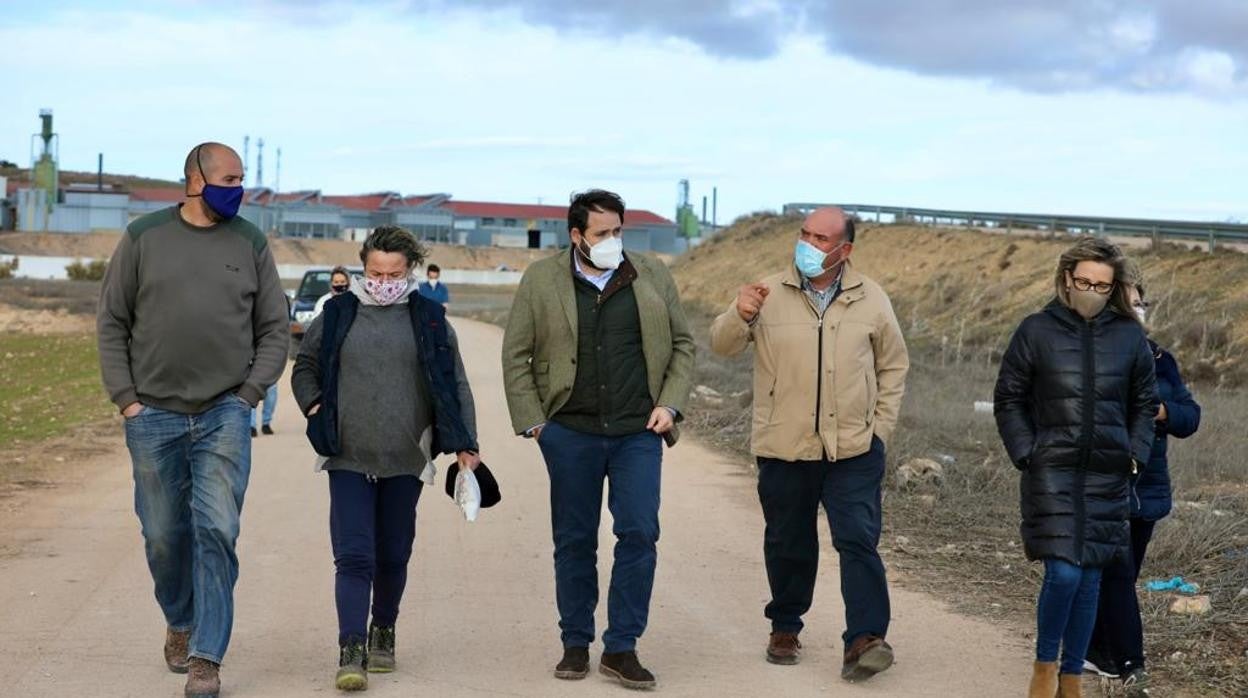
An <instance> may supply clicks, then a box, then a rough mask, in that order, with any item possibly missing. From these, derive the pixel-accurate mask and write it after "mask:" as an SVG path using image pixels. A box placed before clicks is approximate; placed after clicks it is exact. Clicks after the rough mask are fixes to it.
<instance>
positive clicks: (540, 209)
mask: <svg viewBox="0 0 1248 698" xmlns="http://www.w3.org/2000/svg"><path fill="white" fill-rule="evenodd" d="M442 208H445V209H449V210H451V211H453V212H455V213H456V214H457V215H460V216H472V217H476V218H517V219H521V218H523V219H526V220H527V219H533V218H553V219H557V220H566V219H567V217H568V207H567V206H543V205H538V204H499V203H490V202H485V201H455V200H453V199H452V200H451V201H447V202H446V203H444V204H442ZM624 224H625V226H626V227H627V226H629V225H638V224H660V225H674V223H672V222H671V221H669V220H667V219H666V218H664V217H663V216H660V215H658V214H657V213H652V212H650V211H645V210H638V209H631V210H628V211H626V212H625V213H624Z"/></svg>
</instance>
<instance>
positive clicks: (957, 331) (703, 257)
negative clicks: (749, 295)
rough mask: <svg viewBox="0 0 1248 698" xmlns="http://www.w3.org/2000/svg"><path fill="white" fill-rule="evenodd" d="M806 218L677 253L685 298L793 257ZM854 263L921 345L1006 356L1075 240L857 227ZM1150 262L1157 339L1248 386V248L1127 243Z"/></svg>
mask: <svg viewBox="0 0 1248 698" xmlns="http://www.w3.org/2000/svg"><path fill="white" fill-rule="evenodd" d="M800 224H801V219H800V218H786V217H782V216H776V215H774V214H760V215H755V216H750V217H746V218H743V219H741V220H740V221H738V222H737V223H735V224H734V225H733V226H732V227H731V228H729V229H728V230H726V231H724V232H723V233H721V234H720V235H718V236H716V237H714V238H712V239H711V240H709V241H708V242H706V243H705V244H703V245H701V246H699V247H697V248H695V249H694V250H693V251H691V252H690V253H689V254H686V255H684V256H682V257H680V258H678V259H677V260H676V262H675V263H674V264H673V266H672V271H673V273H674V274H675V276H676V280H677V283H678V284H679V286H680V290H681V294H682V297H683V298H684V299H685V300H686V301H687V302H691V303H693V304H695V305H697V306H699V307H700V308H702V309H703V310H705V311H707V312H714V313H719V312H722V311H723V310H724V309H725V308H727V307H728V305H729V303H730V302H732V300H733V298H735V296H736V289H737V287H738V286H740V285H741V284H744V283H747V282H750V281H756V280H758V279H759V278H760V277H763V276H766V275H768V274H771V273H773V272H775V271H778V270H780V269H783V268H784V266H785V265H787V264H792V258H793V244H794V242H795V241H796V239H797V232H798V229H799V226H800ZM860 230H861V232H859V234H858V240H857V244H856V245H855V246H854V256H853V259H854V263H855V264H856V265H857V267H858V268H859V269H860V270H862V271H863V272H865V273H866V274H867V275H869V276H871V277H872V278H874V279H875V280H876V281H878V282H880V283H881V284H882V285H883V286H884V288H885V290H887V291H888V293H889V295H890V296H891V297H892V300H893V304H894V306H895V307H896V311H897V315H898V318H899V319H900V321H901V325H902V329H903V330H904V331H905V334H906V337H907V341H908V342H909V343H910V344H911V345H913V346H915V347H916V348H919V349H923V350H932V351H937V352H939V351H941V348H942V346H943V347H944V351H945V352H947V353H949V354H960V355H961V356H962V357H963V358H972V359H977V360H981V361H985V362H989V363H993V362H996V361H997V360H999V357H1000V352H1001V351H1002V350H1003V349H1004V347H1005V345H1006V343H1007V342H1008V341H1009V337H1010V334H1011V333H1012V332H1013V330H1014V328H1015V327H1016V326H1017V325H1018V323H1019V321H1020V320H1021V319H1022V318H1023V317H1024V316H1025V315H1027V314H1028V313H1030V312H1033V311H1035V310H1038V309H1040V308H1041V307H1043V306H1044V304H1045V303H1047V302H1048V301H1049V300H1050V299H1051V298H1052V296H1053V271H1054V267H1055V265H1056V263H1057V257H1058V255H1059V254H1060V253H1061V251H1062V250H1063V249H1064V248H1065V247H1066V246H1067V245H1068V244H1069V242H1070V239H1069V238H1065V239H1060V238H1059V239H1049V238H1043V237H1026V236H1022V235H1005V234H1000V233H989V232H981V231H969V230H957V229H941V228H928V227H916V226H891V225H886V226H876V225H871V224H866V225H864V226H863V227H862V229H860ZM1128 253H1129V254H1131V255H1132V256H1134V257H1136V258H1137V259H1138V260H1139V262H1140V264H1141V265H1142V266H1143V268H1144V272H1145V275H1146V279H1147V284H1148V289H1149V297H1150V299H1151V300H1152V302H1153V311H1152V323H1153V325H1154V333H1155V336H1156V338H1157V339H1158V340H1159V341H1160V342H1161V343H1162V344H1163V345H1164V346H1166V347H1167V348H1169V349H1170V350H1171V351H1174V352H1175V353H1176V354H1177V355H1178V357H1179V360H1180V365H1181V366H1182V367H1183V370H1184V372H1185V373H1186V374H1187V375H1188V376H1189V377H1190V378H1193V379H1196V380H1198V381H1200V382H1203V383H1206V384H1209V383H1214V384H1216V383H1223V384H1227V385H1238V384H1243V383H1245V382H1248V363H1245V350H1248V255H1244V254H1241V253H1238V252H1233V251H1222V252H1218V253H1216V254H1212V255H1210V254H1207V253H1204V252H1198V251H1193V250H1188V249H1183V248H1179V247H1177V246H1172V245H1166V246H1163V248H1162V249H1161V250H1160V251H1157V252H1154V251H1151V250H1147V251H1146V250H1128Z"/></svg>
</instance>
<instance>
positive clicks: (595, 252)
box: [581, 235, 624, 269]
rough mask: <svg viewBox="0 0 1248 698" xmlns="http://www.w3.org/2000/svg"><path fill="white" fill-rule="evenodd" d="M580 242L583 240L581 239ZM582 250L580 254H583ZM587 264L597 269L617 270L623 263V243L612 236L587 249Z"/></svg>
mask: <svg viewBox="0 0 1248 698" xmlns="http://www.w3.org/2000/svg"><path fill="white" fill-rule="evenodd" d="M581 239H582V241H583V240H584V238H581ZM584 253H585V251H584V249H582V250H581V254H584ZM588 257H589V262H590V264H593V265H594V266H595V267H597V268H599V269H618V268H619V266H620V262H623V261H624V242H623V241H622V240H620V238H617V237H615V236H614V235H612V236H611V237H609V238H607V239H606V240H603V241H602V242H600V243H598V244H597V245H593V246H591V247H590V248H589V255H588Z"/></svg>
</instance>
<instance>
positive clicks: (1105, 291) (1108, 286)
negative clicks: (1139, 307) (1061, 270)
mask: <svg viewBox="0 0 1248 698" xmlns="http://www.w3.org/2000/svg"><path fill="white" fill-rule="evenodd" d="M1071 283H1073V284H1074V286H1075V288H1077V289H1079V290H1080V291H1096V292H1097V293H1099V294H1101V295H1102V296H1107V295H1109V292H1110V291H1112V290H1114V286H1115V285H1116V282H1110V283H1099V282H1096V281H1093V280H1091V279H1085V278H1083V277H1082V276H1073V277H1071Z"/></svg>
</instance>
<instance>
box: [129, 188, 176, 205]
mask: <svg viewBox="0 0 1248 698" xmlns="http://www.w3.org/2000/svg"><path fill="white" fill-rule="evenodd" d="M185 196H186V193H185V192H184V191H183V190H181V189H170V188H169V187H135V188H133V189H131V190H130V198H131V199H134V200H135V201H155V202H159V201H167V202H170V203H173V202H177V201H181V200H182V199H183V197H185Z"/></svg>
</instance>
